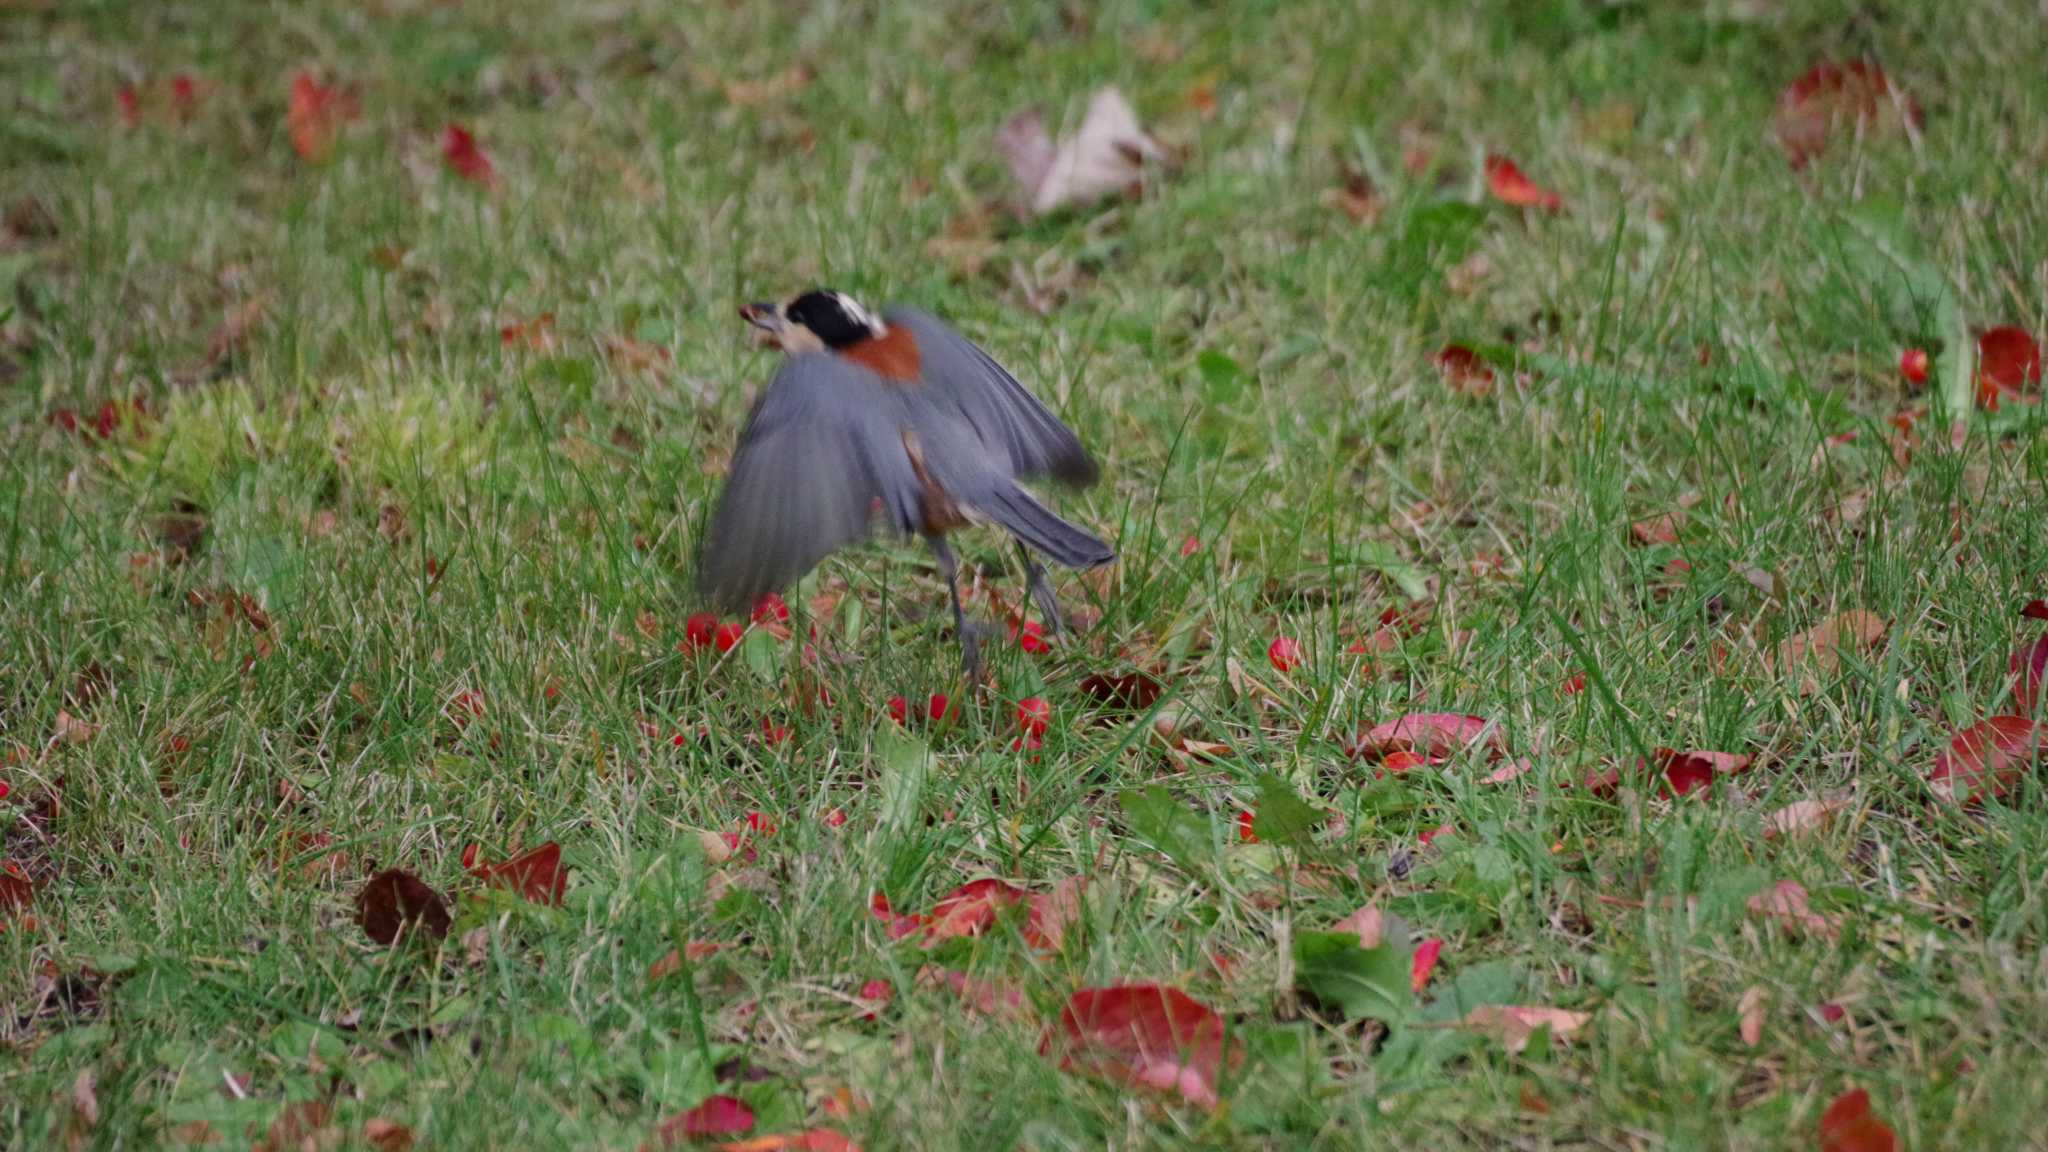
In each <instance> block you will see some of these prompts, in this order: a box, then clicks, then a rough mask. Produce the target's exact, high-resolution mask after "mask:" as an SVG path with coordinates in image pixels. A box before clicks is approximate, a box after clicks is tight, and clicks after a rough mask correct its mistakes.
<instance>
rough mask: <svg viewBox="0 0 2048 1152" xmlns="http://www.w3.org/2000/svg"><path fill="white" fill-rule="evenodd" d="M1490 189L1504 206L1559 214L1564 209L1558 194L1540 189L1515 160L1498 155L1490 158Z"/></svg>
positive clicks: (1488, 182)
mask: <svg viewBox="0 0 2048 1152" xmlns="http://www.w3.org/2000/svg"><path fill="white" fill-rule="evenodd" d="M1486 189H1487V191H1489V192H1491V193H1493V198H1494V199H1495V200H1498V201H1500V202H1501V203H1503V204H1511V205H1514V206H1515V207H1517V208H1541V209H1543V210H1544V211H1545V212H1555V211H1557V210H1558V209H1560V208H1562V207H1564V199H1563V198H1562V197H1560V196H1559V195H1558V194H1557V193H1555V192H1552V191H1550V190H1549V189H1546V188H1543V187H1541V186H1539V185H1538V184H1537V183H1536V182H1535V181H1534V180H1531V179H1529V177H1528V176H1526V175H1524V174H1523V173H1522V169H1521V167H1520V166H1519V165H1517V164H1516V163H1515V162H1514V161H1513V160H1510V159H1508V158H1507V157H1505V156H1502V155H1500V154H1498V153H1494V154H1492V155H1489V156H1487V158H1486Z"/></svg>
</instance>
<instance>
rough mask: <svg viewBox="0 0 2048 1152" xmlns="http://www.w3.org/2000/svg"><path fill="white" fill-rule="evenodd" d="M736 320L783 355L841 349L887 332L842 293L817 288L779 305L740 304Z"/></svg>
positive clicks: (879, 320) (885, 328)
mask: <svg viewBox="0 0 2048 1152" xmlns="http://www.w3.org/2000/svg"><path fill="white" fill-rule="evenodd" d="M740 318H741V319H743V320H745V321H746V322H747V323H749V324H752V325H753V326H754V327H756V328H759V329H760V330H761V331H762V332H764V333H766V334H767V338H768V340H769V342H771V343H773V344H775V345H776V346H777V347H779V348H781V349H782V350H783V351H784V352H814V351H817V350H818V349H821V348H845V347H847V346H849V345H853V344H858V343H860V342H861V341H863V340H872V339H876V338H878V337H880V336H882V335H883V334H885V333H886V332H887V331H888V328H887V327H886V326H885V325H883V323H882V321H881V318H880V317H878V316H876V315H875V314H874V313H872V312H869V311H868V310H867V309H866V308H863V307H861V305H860V302H859V301H858V300H855V299H854V298H853V297H851V296H848V295H847V294H846V293H844V292H834V291H832V290H831V289H829V288H817V289H813V290H812V291H809V292H806V293H804V294H803V295H801V296H793V297H791V298H789V299H788V300H784V301H782V302H781V303H779V304H776V303H767V304H742V305H740Z"/></svg>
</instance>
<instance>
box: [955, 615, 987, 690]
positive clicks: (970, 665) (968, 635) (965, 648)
mask: <svg viewBox="0 0 2048 1152" xmlns="http://www.w3.org/2000/svg"><path fill="white" fill-rule="evenodd" d="M958 631H959V633H960V668H961V671H963V672H965V673H966V674H967V684H968V687H970V688H978V687H980V685H981V683H982V681H983V680H984V679H986V678H987V675H988V664H987V662H986V661H985V660H984V659H983V658H982V654H981V642H982V641H983V640H986V639H988V638H990V637H992V636H994V635H995V631H996V630H995V629H994V628H991V627H989V626H988V625H986V624H982V623H979V622H977V621H973V620H962V621H960V626H959V629H958Z"/></svg>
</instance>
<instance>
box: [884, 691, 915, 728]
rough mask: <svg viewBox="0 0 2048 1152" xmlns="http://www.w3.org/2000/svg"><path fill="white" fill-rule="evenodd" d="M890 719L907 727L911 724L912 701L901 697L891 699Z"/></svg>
mask: <svg viewBox="0 0 2048 1152" xmlns="http://www.w3.org/2000/svg"><path fill="white" fill-rule="evenodd" d="M889 719H891V720H894V721H895V722H897V723H898V724H902V725H905V726H906V727H907V726H908V725H909V724H910V701H908V700H906V699H904V698H903V697H901V696H891V697H889Z"/></svg>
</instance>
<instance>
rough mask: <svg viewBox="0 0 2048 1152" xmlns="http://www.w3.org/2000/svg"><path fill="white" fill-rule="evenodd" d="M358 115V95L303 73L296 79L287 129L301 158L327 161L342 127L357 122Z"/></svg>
mask: <svg viewBox="0 0 2048 1152" xmlns="http://www.w3.org/2000/svg"><path fill="white" fill-rule="evenodd" d="M356 113H357V109H356V98H355V94H354V93H352V92H347V91H344V90H342V89H340V88H337V87H329V86H327V85H324V84H321V83H320V82H319V81H318V80H315V79H313V74H312V73H311V72H303V71H302V72H300V73H299V74H297V75H296V76H293V77H292V90H291V97H290V99H289V100H288V101H287V102H286V104H285V127H286V129H287V130H288V131H289V132H290V133H291V138H292V149H293V150H294V151H296V152H297V153H298V154H299V158H300V159H302V160H309V161H313V162H316V163H317V162H318V161H321V160H324V159H326V158H327V153H328V151H329V150H330V149H332V148H333V147H334V138H335V136H336V135H338V134H339V133H340V132H341V128H342V125H344V124H347V123H348V122H349V121H351V120H354V119H355V118H356Z"/></svg>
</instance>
